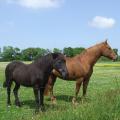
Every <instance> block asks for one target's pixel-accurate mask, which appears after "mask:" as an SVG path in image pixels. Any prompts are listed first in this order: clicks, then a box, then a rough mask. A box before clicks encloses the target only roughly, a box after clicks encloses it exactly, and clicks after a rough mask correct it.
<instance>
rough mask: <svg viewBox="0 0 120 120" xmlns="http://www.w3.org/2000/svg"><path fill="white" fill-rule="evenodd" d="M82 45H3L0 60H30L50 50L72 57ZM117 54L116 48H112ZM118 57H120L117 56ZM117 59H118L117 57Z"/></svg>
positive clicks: (78, 51) (103, 58)
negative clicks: (34, 46) (61, 48)
mask: <svg viewBox="0 0 120 120" xmlns="http://www.w3.org/2000/svg"><path fill="white" fill-rule="evenodd" d="M83 50H85V48H84V47H76V48H72V47H65V48H63V50H60V49H58V48H54V49H53V50H50V49H44V48H26V49H23V50H21V49H20V48H17V47H12V46H4V47H3V50H2V51H1V50H0V61H12V60H21V61H32V60H35V59H37V58H38V57H41V56H44V55H46V54H48V53H51V52H54V53H55V52H60V53H63V54H65V55H66V56H68V57H73V56H75V55H77V54H80V53H81V52H82V51H83ZM113 50H114V51H115V52H116V54H117V55H118V49H113ZM119 58H120V57H119ZM118 60H119V59H118ZM100 61H108V59H107V58H105V57H102V58H101V59H100Z"/></svg>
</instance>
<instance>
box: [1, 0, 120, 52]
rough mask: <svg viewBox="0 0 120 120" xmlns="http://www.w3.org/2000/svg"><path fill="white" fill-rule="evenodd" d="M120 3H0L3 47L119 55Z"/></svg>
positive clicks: (31, 0)
mask: <svg viewBox="0 0 120 120" xmlns="http://www.w3.org/2000/svg"><path fill="white" fill-rule="evenodd" d="M119 11H120V0H99V1H98V0H0V47H1V48H2V47H3V46H8V45H10V46H13V47H19V48H21V49H24V48H27V47H41V48H48V49H53V48H60V49H63V48H64V47H69V46H70V47H86V48H87V47H90V46H91V45H94V44H96V43H99V42H102V41H104V39H105V38H108V39H109V40H108V41H109V43H110V45H111V46H112V47H113V48H118V49H119V51H120V41H119V35H120V15H119Z"/></svg>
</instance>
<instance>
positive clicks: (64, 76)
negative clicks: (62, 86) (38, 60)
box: [59, 69, 68, 79]
mask: <svg viewBox="0 0 120 120" xmlns="http://www.w3.org/2000/svg"><path fill="white" fill-rule="evenodd" d="M59 72H60V74H61V76H62V78H63V79H66V78H67V77H68V72H67V71H64V70H62V69H60V70H59Z"/></svg>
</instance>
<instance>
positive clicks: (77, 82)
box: [72, 78, 83, 105]
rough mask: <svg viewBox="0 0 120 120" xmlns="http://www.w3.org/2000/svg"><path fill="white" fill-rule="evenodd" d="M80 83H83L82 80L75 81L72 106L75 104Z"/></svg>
mask: <svg viewBox="0 0 120 120" xmlns="http://www.w3.org/2000/svg"><path fill="white" fill-rule="evenodd" d="M82 82H83V78H80V79H78V80H77V81H76V89H75V97H73V99H72V103H73V104H74V105H76V104H77V96H78V93H79V90H80V87H81V84H82Z"/></svg>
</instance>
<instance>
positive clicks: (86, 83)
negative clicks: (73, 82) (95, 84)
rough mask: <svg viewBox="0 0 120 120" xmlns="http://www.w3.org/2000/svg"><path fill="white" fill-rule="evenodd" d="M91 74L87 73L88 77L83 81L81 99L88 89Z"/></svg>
mask: <svg viewBox="0 0 120 120" xmlns="http://www.w3.org/2000/svg"><path fill="white" fill-rule="evenodd" d="M92 72H93V71H91V72H90V73H89V75H88V76H87V77H86V78H85V79H84V80H83V97H85V96H86V92H87V87H88V83H89V80H90V77H91V75H92Z"/></svg>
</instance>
